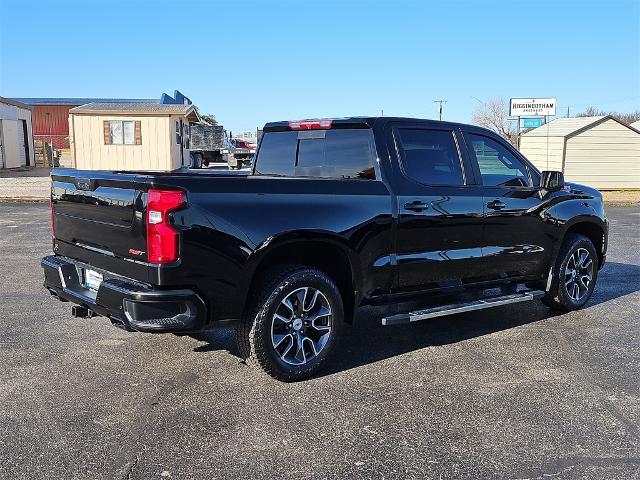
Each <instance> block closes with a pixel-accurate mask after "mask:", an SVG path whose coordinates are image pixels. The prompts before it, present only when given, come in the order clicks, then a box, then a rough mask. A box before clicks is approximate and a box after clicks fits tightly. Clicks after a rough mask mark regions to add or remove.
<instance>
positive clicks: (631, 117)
mask: <svg viewBox="0 0 640 480" xmlns="http://www.w3.org/2000/svg"><path fill="white" fill-rule="evenodd" d="M602 115H611V116H612V117H613V118H615V119H616V120H618V121H620V122H622V123H624V124H626V125H629V124H631V123H633V122H637V121H638V120H640V110H636V111H634V112H628V113H621V112H605V111H604V110H600V109H599V108H598V107H588V108H586V109H585V111H584V112H580V113H578V114H577V115H576V117H599V116H602Z"/></svg>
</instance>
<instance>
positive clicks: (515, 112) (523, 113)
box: [509, 98, 556, 117]
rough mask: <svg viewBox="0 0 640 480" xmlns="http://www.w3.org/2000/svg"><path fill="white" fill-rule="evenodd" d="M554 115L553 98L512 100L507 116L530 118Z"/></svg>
mask: <svg viewBox="0 0 640 480" xmlns="http://www.w3.org/2000/svg"><path fill="white" fill-rule="evenodd" d="M555 114H556V99H555V98H512V99H511V103H510V106H509V115H511V116H512V117H531V116H538V115H539V116H543V115H555Z"/></svg>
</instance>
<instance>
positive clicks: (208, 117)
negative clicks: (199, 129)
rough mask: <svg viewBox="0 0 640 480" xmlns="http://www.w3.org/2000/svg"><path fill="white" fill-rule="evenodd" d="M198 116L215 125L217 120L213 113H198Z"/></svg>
mask: <svg viewBox="0 0 640 480" xmlns="http://www.w3.org/2000/svg"><path fill="white" fill-rule="evenodd" d="M200 118H201V119H202V120H204V121H205V122H207V123H208V124H209V125H217V124H218V121H217V120H216V117H215V115H203V114H200Z"/></svg>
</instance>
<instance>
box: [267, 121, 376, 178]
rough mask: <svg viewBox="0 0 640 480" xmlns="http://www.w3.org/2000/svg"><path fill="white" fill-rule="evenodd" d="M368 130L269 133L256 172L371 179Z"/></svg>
mask: <svg viewBox="0 0 640 480" xmlns="http://www.w3.org/2000/svg"><path fill="white" fill-rule="evenodd" d="M372 149H373V142H372V137H371V130H367V129H362V130H356V129H344V130H318V131H313V132H311V131H307V132H300V133H299V132H269V133H265V134H264V139H263V140H262V144H261V145H260V150H259V151H258V157H257V159H256V170H255V172H256V174H261V175H286V176H296V177H313V178H343V179H357V178H360V179H375V169H374V155H373V151H372Z"/></svg>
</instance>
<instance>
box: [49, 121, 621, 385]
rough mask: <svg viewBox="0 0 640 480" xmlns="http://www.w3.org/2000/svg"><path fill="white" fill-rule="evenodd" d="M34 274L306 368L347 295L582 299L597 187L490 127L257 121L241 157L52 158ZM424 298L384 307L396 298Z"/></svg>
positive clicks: (160, 324) (483, 304)
mask: <svg viewBox="0 0 640 480" xmlns="http://www.w3.org/2000/svg"><path fill="white" fill-rule="evenodd" d="M51 178H52V193H51V220H52V236H53V252H54V255H51V256H47V257H45V258H44V259H43V260H42V266H43V268H44V274H45V287H46V288H47V289H48V290H49V292H50V293H51V294H53V295H54V296H56V297H58V298H59V299H60V300H63V301H70V302H72V303H73V304H75V305H74V307H73V314H74V315H75V316H78V317H91V316H94V315H101V316H105V317H107V318H109V319H110V320H111V322H113V323H114V324H115V325H117V326H119V327H122V328H124V329H127V330H130V331H139V332H175V333H188V332H192V331H196V330H201V329H209V328H214V327H216V326H229V325H233V326H235V327H236V332H237V341H238V346H239V350H240V353H241V354H242V356H243V357H244V358H245V359H246V360H247V362H248V363H251V364H255V365H257V366H259V367H261V368H262V369H263V370H265V371H266V372H267V373H268V374H270V375H272V376H273V377H276V378H278V379H282V380H287V381H288V380H297V379H301V378H304V377H307V376H309V375H311V374H313V373H314V372H316V371H317V370H318V368H320V367H321V366H322V364H323V363H324V361H325V359H326V358H327V356H328V355H329V354H330V353H331V352H332V351H334V349H335V345H336V341H337V339H338V337H339V336H340V332H341V329H342V327H343V324H344V323H345V322H346V323H348V322H351V321H352V318H353V314H354V309H356V308H357V307H359V306H361V305H365V304H393V305H395V306H396V307H397V308H395V311H394V307H390V308H387V309H384V310H385V311H386V310H390V311H392V312H393V314H391V315H389V316H387V317H385V318H383V319H382V323H383V324H385V325H393V324H397V323H403V322H412V321H416V320H423V319H426V318H432V317H436V316H442V315H447V314H451V313H457V312H462V311H469V310H476V309H481V308H488V307H494V306H498V305H504V304H507V303H515V302H525V301H530V300H533V299H535V298H538V297H540V298H541V299H542V301H544V302H545V303H546V304H547V305H549V306H550V307H552V308H555V309H563V310H572V309H577V308H580V307H582V306H583V305H584V304H585V303H586V302H587V300H588V299H589V297H590V296H591V293H592V292H593V289H594V286H595V283H596V277H597V274H598V270H599V269H600V268H601V267H602V265H603V264H604V261H605V254H606V250H607V232H608V223H607V220H606V217H605V213H604V209H603V202H602V196H601V195H600V194H599V193H598V192H597V191H596V190H594V189H592V188H589V187H585V186H581V185H571V184H565V182H564V179H563V176H562V173H560V172H542V173H540V172H539V171H538V170H536V168H535V167H534V166H533V165H532V164H531V163H530V162H529V161H527V159H526V158H524V157H523V156H522V155H521V154H520V153H519V152H518V151H517V150H516V149H514V148H513V147H512V146H511V145H510V144H509V143H507V142H505V141H504V140H503V139H502V138H500V137H499V136H497V135H495V134H494V133H492V132H490V131H488V130H485V129H482V128H479V127H474V126H470V125H461V124H454V123H446V122H436V121H431V120H419V119H408V118H390V117H380V118H369V117H366V118H361V117H357V118H344V119H326V120H325V119H322V120H304V121H295V122H274V123H269V124H267V125H266V126H265V127H264V135H263V137H262V139H261V141H260V145H259V148H258V152H257V155H256V160H255V164H254V165H253V170H252V171H251V172H229V171H219V172H216V171H208V170H205V171H203V170H183V171H176V172H167V173H149V172H104V171H79V170H56V171H55V172H53V173H52V176H51ZM415 298H419V299H420V300H421V301H425V300H427V302H431V303H427V307H426V308H422V309H420V310H418V311H402V310H401V309H400V306H401V305H403V304H407V302H405V300H409V299H415Z"/></svg>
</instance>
